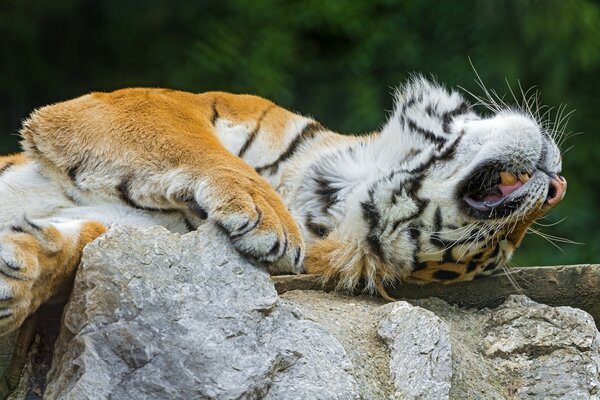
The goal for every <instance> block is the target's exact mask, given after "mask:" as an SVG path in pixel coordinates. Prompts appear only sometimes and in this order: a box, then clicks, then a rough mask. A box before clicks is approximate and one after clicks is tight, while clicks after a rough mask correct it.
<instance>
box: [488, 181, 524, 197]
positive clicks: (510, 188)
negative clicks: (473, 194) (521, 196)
mask: <svg viewBox="0 0 600 400" xmlns="http://www.w3.org/2000/svg"><path fill="white" fill-rule="evenodd" d="M521 186H523V183H522V182H521V181H517V182H516V183H515V184H514V185H503V184H499V185H498V186H497V188H498V190H500V192H501V193H502V196H500V195H498V194H488V195H486V196H485V197H484V198H483V201H485V202H495V201H498V200H500V199H503V198H504V197H506V196H508V195H509V194H511V193H512V192H514V191H515V190H517V189H518V188H520V187H521Z"/></svg>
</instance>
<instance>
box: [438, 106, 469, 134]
mask: <svg viewBox="0 0 600 400" xmlns="http://www.w3.org/2000/svg"><path fill="white" fill-rule="evenodd" d="M468 108H469V106H468V105H467V103H466V102H462V103H460V105H459V106H458V107H456V108H455V109H454V110H452V111H448V112H446V113H444V115H443V116H442V130H443V131H444V133H450V124H451V123H452V120H453V119H454V117H456V116H457V115H460V114H464V113H466V112H467V110H468Z"/></svg>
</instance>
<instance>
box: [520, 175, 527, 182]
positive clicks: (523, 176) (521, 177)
mask: <svg viewBox="0 0 600 400" xmlns="http://www.w3.org/2000/svg"><path fill="white" fill-rule="evenodd" d="M519 180H520V181H521V183H525V182H527V181H528V180H529V174H521V176H519Z"/></svg>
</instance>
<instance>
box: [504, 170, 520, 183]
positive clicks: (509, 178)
mask: <svg viewBox="0 0 600 400" xmlns="http://www.w3.org/2000/svg"><path fill="white" fill-rule="evenodd" d="M500 183H501V184H502V185H507V186H513V185H514V184H516V183H517V177H516V176H515V174H513V173H512V172H507V171H504V172H500Z"/></svg>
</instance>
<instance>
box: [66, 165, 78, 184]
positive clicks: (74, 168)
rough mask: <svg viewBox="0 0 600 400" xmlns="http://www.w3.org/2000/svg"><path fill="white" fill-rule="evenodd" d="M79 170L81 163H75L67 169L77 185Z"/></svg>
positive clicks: (72, 180)
mask: <svg viewBox="0 0 600 400" xmlns="http://www.w3.org/2000/svg"><path fill="white" fill-rule="evenodd" d="M78 171H79V163H78V164H75V165H73V166H72V167H70V168H69V169H68V170H67V175H68V176H69V178H70V179H71V182H73V184H74V185H75V184H76V183H77V172H78Z"/></svg>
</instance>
